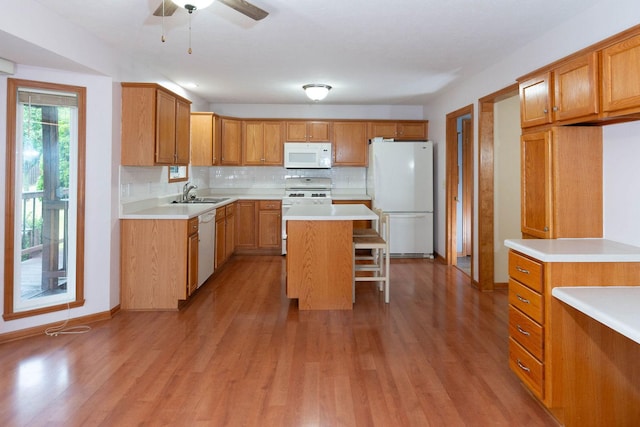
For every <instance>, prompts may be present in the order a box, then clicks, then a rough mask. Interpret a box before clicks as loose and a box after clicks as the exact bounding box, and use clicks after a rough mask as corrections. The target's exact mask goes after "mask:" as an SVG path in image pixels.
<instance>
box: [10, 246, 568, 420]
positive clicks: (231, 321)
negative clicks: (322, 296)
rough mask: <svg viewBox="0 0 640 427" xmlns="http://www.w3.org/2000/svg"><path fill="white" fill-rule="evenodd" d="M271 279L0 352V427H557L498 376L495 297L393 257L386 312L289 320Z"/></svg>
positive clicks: (502, 353)
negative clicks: (172, 309) (175, 307)
mask: <svg viewBox="0 0 640 427" xmlns="http://www.w3.org/2000/svg"><path fill="white" fill-rule="evenodd" d="M284 272H285V268H284V258H283V257H280V256H236V257H234V258H232V259H231V260H230V261H229V263H228V265H227V266H226V267H225V268H223V269H222V270H221V271H220V272H219V273H218V274H217V275H216V276H215V277H213V278H212V279H210V280H209V281H208V282H207V283H206V284H205V285H204V286H203V287H202V288H200V290H199V291H198V293H197V295H196V296H195V298H194V299H193V301H192V302H191V303H190V304H189V305H188V306H187V307H185V308H184V309H183V310H181V311H180V312H120V313H118V314H117V315H116V316H115V317H114V318H113V319H112V320H108V321H104V322H99V323H94V324H92V325H91V326H92V330H91V331H90V332H89V333H87V334H83V335H64V336H57V337H48V336H44V335H43V336H41V337H35V338H28V339H24V340H20V341H15V342H9V343H5V344H2V345H0V366H2V372H3V375H2V376H1V377H0V389H1V390H3V392H2V393H3V396H2V400H0V425H3V426H45V425H46V426H51V425H60V426H62V425H64V426H71V425H78V426H80V425H82V426H94V425H104V426H129V425H172V426H173V425H175V426H196V425H198V426H241V425H242V426H338V425H343V426H356V425H357V426H489V425H491V426H520V425H527V426H555V425H557V424H556V423H555V422H554V420H553V419H552V418H551V416H549V415H548V414H547V413H546V412H545V410H544V409H543V408H542V407H541V406H540V405H539V404H538V403H537V402H536V401H535V400H534V399H533V398H532V397H531V396H530V395H529V394H528V393H527V392H526V391H525V389H524V388H523V387H522V386H521V385H520V383H519V382H518V381H517V379H516V378H515V375H514V374H512V373H511V372H510V371H509V367H508V362H507V335H508V332H507V294H506V291H495V292H493V293H481V292H478V291H477V290H475V289H473V288H472V287H471V286H470V285H469V284H468V281H469V278H468V277H467V276H466V275H464V274H463V273H462V272H460V271H459V270H457V269H456V268H451V267H446V266H444V265H441V264H438V263H435V262H434V261H432V260H392V265H391V278H392V281H391V303H390V304H385V303H384V300H383V294H382V293H381V292H378V291H377V289H376V285H375V284H373V283H372V284H369V283H359V284H358V288H357V290H356V303H355V305H354V309H353V311H318V312H300V311H298V309H297V303H296V302H295V301H289V300H288V299H287V298H286V296H285V288H284V278H285V277H284Z"/></svg>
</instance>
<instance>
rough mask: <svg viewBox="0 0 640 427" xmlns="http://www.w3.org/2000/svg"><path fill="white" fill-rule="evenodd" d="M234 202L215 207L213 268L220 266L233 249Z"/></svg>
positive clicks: (234, 237) (234, 227)
mask: <svg viewBox="0 0 640 427" xmlns="http://www.w3.org/2000/svg"><path fill="white" fill-rule="evenodd" d="M236 203H237V202H234V203H230V204H228V205H225V206H222V207H220V208H217V209H216V245H215V252H216V254H215V268H216V269H217V268H220V267H222V265H223V264H224V263H225V262H226V261H227V259H229V257H230V256H231V255H232V254H233V252H234V251H235V239H236V235H235V229H236V224H235V221H236V219H235V218H236V217H235V210H236Z"/></svg>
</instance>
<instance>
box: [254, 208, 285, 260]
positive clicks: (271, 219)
mask: <svg viewBox="0 0 640 427" xmlns="http://www.w3.org/2000/svg"><path fill="white" fill-rule="evenodd" d="M258 222H259V234H258V247H259V248H264V249H278V250H279V249H280V248H281V246H282V232H281V227H282V214H281V212H280V209H267V210H264V209H261V210H260V213H259V218H258Z"/></svg>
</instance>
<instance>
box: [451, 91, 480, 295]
mask: <svg viewBox="0 0 640 427" xmlns="http://www.w3.org/2000/svg"><path fill="white" fill-rule="evenodd" d="M473 110H474V108H473V104H469V105H467V106H466V107H462V108H460V109H458V110H456V111H453V112H451V113H449V114H447V117H446V144H447V149H446V183H447V184H446V203H445V207H446V219H445V222H446V224H445V230H446V238H445V261H446V263H447V265H454V266H455V265H457V258H458V256H457V246H456V241H457V232H456V222H457V215H456V207H457V206H456V205H457V200H456V197H457V195H458V126H457V122H458V118H459V117H462V116H466V115H469V116H470V119H471V123H473V120H474V117H473V114H474V111H473ZM470 132H471V135H470V136H469V137H470V139H471V141H473V140H474V138H473V126H470ZM470 169H471V170H470V173H471V175H472V176H473V162H472V164H471V165H470ZM470 198H471V199H472V200H473V185H472V188H471V189H470ZM471 216H472V218H473V204H472V206H471ZM471 224H472V225H471V235H472V236H473V220H472V221H471ZM473 246H474V245H473V238H472V243H471V254H470V256H471V259H472V260H473ZM470 279H471V282H472V283H473V262H472V263H471V276H470Z"/></svg>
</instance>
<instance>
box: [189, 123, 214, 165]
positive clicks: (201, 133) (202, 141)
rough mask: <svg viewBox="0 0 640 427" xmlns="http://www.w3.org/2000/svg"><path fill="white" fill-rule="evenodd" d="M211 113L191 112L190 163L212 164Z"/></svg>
mask: <svg viewBox="0 0 640 427" xmlns="http://www.w3.org/2000/svg"><path fill="white" fill-rule="evenodd" d="M213 119H214V116H213V114H212V113H191V165H192V166H212V165H214V155H213V153H214V146H213V141H214V139H213V129H214V127H213V126H214V125H213Z"/></svg>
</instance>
